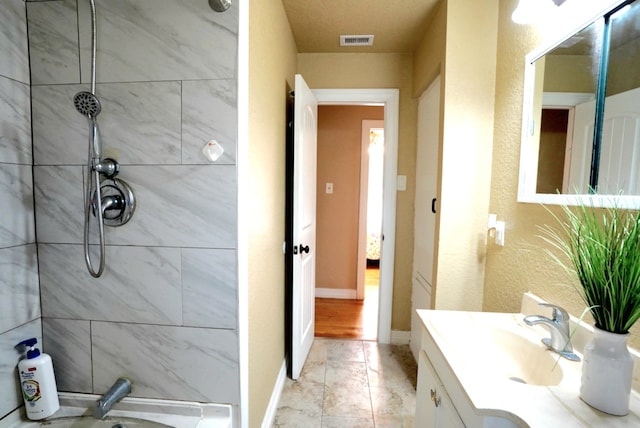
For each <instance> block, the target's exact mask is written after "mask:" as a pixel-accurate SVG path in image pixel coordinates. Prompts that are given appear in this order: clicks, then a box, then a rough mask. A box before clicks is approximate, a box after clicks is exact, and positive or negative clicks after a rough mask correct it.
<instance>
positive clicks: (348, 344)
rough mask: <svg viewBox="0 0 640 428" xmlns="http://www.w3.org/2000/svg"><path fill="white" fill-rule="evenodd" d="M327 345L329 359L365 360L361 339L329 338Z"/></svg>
mask: <svg viewBox="0 0 640 428" xmlns="http://www.w3.org/2000/svg"><path fill="white" fill-rule="evenodd" d="M326 347H327V360H328V361H357V362H362V363H364V361H365V358H364V349H363V345H362V341H360V340H329V341H327V344H326Z"/></svg>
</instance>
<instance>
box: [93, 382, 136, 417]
mask: <svg viewBox="0 0 640 428" xmlns="http://www.w3.org/2000/svg"><path fill="white" fill-rule="evenodd" d="M130 392H131V381H130V380H129V379H126V378H123V377H121V378H118V380H117V381H116V383H114V384H113V385H112V386H111V388H109V390H108V391H107V392H105V393H104V395H103V396H102V397H100V398H99V399H98V400H96V402H95V405H94V407H93V417H94V418H96V419H104V417H105V416H106V415H107V413H108V412H109V410H111V408H112V407H113V405H114V404H116V403H117V402H118V401H120V400H122V399H123V398H124V397H126V396H127V395H128V394H129V393H130Z"/></svg>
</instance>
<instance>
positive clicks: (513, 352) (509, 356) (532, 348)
mask: <svg viewBox="0 0 640 428" xmlns="http://www.w3.org/2000/svg"><path fill="white" fill-rule="evenodd" d="M485 333H486V335H485V337H481V340H483V342H484V343H485V344H486V345H485V346H486V347H487V348H489V349H493V350H494V352H493V353H492V354H493V355H492V356H491V357H490V362H489V366H490V367H492V368H493V369H494V370H498V371H499V372H500V373H502V374H503V377H506V378H508V379H510V380H512V381H516V382H521V383H525V384H528V385H541V386H553V385H558V384H559V383H560V382H561V381H562V377H563V373H562V368H561V366H560V365H559V364H558V358H561V357H560V356H559V355H557V354H555V353H552V352H551V351H549V350H548V349H547V348H546V347H545V346H544V345H543V344H542V343H540V342H538V343H535V342H532V341H531V340H529V339H528V338H525V337H523V336H521V335H519V334H517V333H514V332H511V331H508V330H504V329H500V328H491V329H489V330H488V331H486V332H485Z"/></svg>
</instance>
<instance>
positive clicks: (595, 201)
mask: <svg viewBox="0 0 640 428" xmlns="http://www.w3.org/2000/svg"><path fill="white" fill-rule="evenodd" d="M626 2H627V0H612V1H610V2H608V3H607V4H606V5H605V7H603V8H602V9H600V10H598V11H597V12H596V13H594V14H593V15H591V16H590V17H589V19H587V20H586V21H583V22H581V23H580V24H579V25H576V26H572V27H571V28H568V29H567V31H566V32H563V33H562V34H561V35H560V36H559V37H556V38H554V39H553V40H551V41H549V42H547V43H544V44H542V45H540V46H539V47H537V48H536V49H534V50H532V51H531V52H530V53H529V54H527V55H526V57H525V70H524V91H523V109H522V128H521V142H520V169H519V174H518V178H519V179H518V196H517V202H525V203H539V204H546V205H589V206H594V207H613V206H614V205H615V206H617V207H619V208H627V209H640V195H638V196H635V195H599V194H550V193H536V182H537V175H538V148H539V143H536V142H535V141H533V139H532V138H531V136H532V134H533V126H534V118H535V117H536V111H534V101H535V97H536V94H535V78H536V76H535V70H536V65H535V61H537V60H538V59H540V58H542V57H543V56H545V55H546V54H547V53H549V52H551V51H552V50H553V49H555V48H556V47H557V46H558V45H560V44H561V43H562V42H563V41H565V40H567V39H568V38H571V37H572V36H573V35H575V34H576V33H578V32H579V31H581V30H582V29H584V28H586V27H588V26H589V25H591V24H592V23H593V22H595V21H597V20H598V19H601V18H603V17H604V16H605V15H607V14H608V13H609V12H611V11H613V10H615V9H616V8H618V7H619V6H620V5H622V4H624V3H626ZM596 91H598V88H596ZM538 96H539V97H542V94H540V95H538Z"/></svg>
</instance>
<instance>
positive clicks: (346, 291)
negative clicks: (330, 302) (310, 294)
mask: <svg viewBox="0 0 640 428" xmlns="http://www.w3.org/2000/svg"><path fill="white" fill-rule="evenodd" d="M316 297H320V298H322V299H351V300H354V299H355V298H356V290H354V289H353V288H317V287H316Z"/></svg>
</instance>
